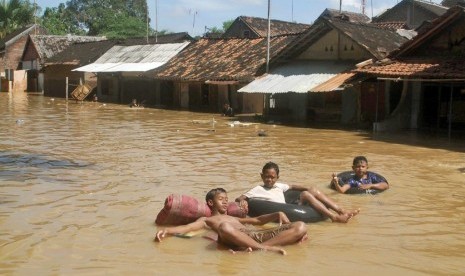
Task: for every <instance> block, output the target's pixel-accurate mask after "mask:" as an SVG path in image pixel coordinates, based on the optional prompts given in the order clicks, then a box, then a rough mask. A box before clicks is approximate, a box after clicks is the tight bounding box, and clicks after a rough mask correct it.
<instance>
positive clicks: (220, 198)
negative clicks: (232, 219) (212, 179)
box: [205, 188, 228, 214]
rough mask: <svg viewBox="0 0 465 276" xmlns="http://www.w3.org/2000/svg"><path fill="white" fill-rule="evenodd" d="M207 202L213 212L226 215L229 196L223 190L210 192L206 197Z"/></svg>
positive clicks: (218, 189)
mask: <svg viewBox="0 0 465 276" xmlns="http://www.w3.org/2000/svg"><path fill="white" fill-rule="evenodd" d="M205 201H206V202H207V205H208V207H210V209H211V210H212V211H213V212H215V211H217V212H218V213H220V214H225V213H226V211H227V209H228V194H227V192H226V190H225V189H223V188H216V189H212V190H210V191H209V192H208V193H207V195H206V196H205Z"/></svg>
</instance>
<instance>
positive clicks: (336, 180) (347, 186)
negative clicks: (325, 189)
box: [331, 173, 350, 194]
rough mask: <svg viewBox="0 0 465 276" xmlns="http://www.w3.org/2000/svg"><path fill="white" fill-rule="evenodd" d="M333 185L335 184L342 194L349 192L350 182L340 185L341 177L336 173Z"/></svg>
mask: <svg viewBox="0 0 465 276" xmlns="http://www.w3.org/2000/svg"><path fill="white" fill-rule="evenodd" d="M331 185H333V187H334V189H335V190H336V191H338V192H339V193H341V194H344V193H345V192H347V190H349V189H350V185H349V184H342V186H340V185H339V178H338V177H337V176H336V174H335V173H333V179H332V180H331Z"/></svg>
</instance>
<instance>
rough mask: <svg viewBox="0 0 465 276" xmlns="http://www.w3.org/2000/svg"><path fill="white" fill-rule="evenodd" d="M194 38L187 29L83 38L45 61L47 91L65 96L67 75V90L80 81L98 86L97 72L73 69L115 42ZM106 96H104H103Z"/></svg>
mask: <svg viewBox="0 0 465 276" xmlns="http://www.w3.org/2000/svg"><path fill="white" fill-rule="evenodd" d="M193 40H194V39H193V38H192V37H191V36H190V35H188V34H187V33H185V32H182V33H172V34H166V35H159V36H157V37H154V36H150V37H148V40H147V38H145V37H141V38H126V39H110V40H102V41H94V42H82V43H75V44H72V45H70V46H69V47H68V48H67V49H66V50H64V51H62V52H60V53H58V54H56V55H54V56H52V57H50V58H48V59H47V61H46V62H45V63H44V67H43V72H44V95H45V96H50V97H65V96H66V95H65V94H64V91H66V78H68V91H69V92H71V91H72V90H73V89H75V88H76V86H77V85H78V84H80V83H86V84H88V85H89V86H90V87H96V86H97V73H96V72H83V71H73V70H74V69H76V68H78V67H82V66H85V65H88V64H91V63H93V62H95V61H96V60H97V59H98V58H100V57H101V56H102V55H103V54H105V53H106V52H107V51H108V50H110V49H111V48H112V47H113V46H115V45H119V46H133V45H146V44H147V41H148V44H155V43H158V44H162V43H182V42H185V41H193ZM103 99H104V97H102V98H101V100H103Z"/></svg>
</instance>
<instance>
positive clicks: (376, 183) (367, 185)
mask: <svg viewBox="0 0 465 276" xmlns="http://www.w3.org/2000/svg"><path fill="white" fill-rule="evenodd" d="M352 170H353V171H354V173H355V174H354V175H353V176H352V177H350V178H348V179H339V178H338V177H337V175H336V174H335V173H333V178H332V180H331V186H333V187H334V189H335V190H336V191H338V192H340V193H345V192H347V191H348V190H349V189H351V188H355V189H360V190H368V189H374V190H380V191H384V190H387V189H389V183H388V182H387V180H386V179H385V178H384V177H382V176H380V175H378V174H375V173H373V172H369V171H368V159H367V158H366V157H365V156H356V157H355V158H354V160H353V162H352ZM340 181H343V183H340Z"/></svg>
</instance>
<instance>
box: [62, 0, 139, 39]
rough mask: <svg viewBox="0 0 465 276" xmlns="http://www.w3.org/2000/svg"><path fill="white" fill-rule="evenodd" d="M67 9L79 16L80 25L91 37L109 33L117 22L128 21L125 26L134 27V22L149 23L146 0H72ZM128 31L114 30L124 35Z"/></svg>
mask: <svg viewBox="0 0 465 276" xmlns="http://www.w3.org/2000/svg"><path fill="white" fill-rule="evenodd" d="M67 5H68V6H67V8H68V9H69V10H70V11H71V12H72V13H74V14H79V15H80V16H79V18H78V20H79V23H80V24H82V25H83V26H84V27H85V28H86V29H87V30H88V34H89V35H102V34H104V33H105V32H107V31H108V26H109V25H114V24H115V22H116V21H118V20H121V21H127V22H126V23H125V24H123V25H128V26H131V25H134V21H140V22H141V23H143V24H144V25H145V24H146V23H147V3H146V1H145V0H70V1H68V2H67ZM127 31H128V30H125V29H123V30H121V31H120V30H112V32H113V33H115V34H121V35H124V34H125V33H127Z"/></svg>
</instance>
